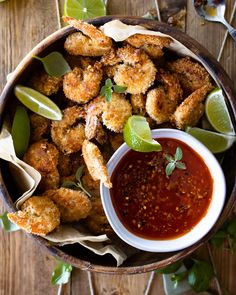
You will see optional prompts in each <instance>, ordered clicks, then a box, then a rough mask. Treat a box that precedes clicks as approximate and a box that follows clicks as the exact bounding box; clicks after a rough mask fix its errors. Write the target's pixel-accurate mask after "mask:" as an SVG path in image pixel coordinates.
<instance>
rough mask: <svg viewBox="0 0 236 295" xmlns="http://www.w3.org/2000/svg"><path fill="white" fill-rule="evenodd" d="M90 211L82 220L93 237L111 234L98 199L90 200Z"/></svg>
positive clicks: (111, 231)
mask: <svg viewBox="0 0 236 295" xmlns="http://www.w3.org/2000/svg"><path fill="white" fill-rule="evenodd" d="M91 202H92V210H91V211H90V213H89V215H88V217H87V218H86V219H85V220H84V222H85V224H86V226H87V227H88V229H89V230H90V231H91V232H92V233H93V234H95V235H102V234H113V233H114V232H113V230H112V228H111V226H110V224H109V222H108V220H107V218H106V215H105V213H104V210H103V207H102V203H101V199H100V197H93V198H91Z"/></svg>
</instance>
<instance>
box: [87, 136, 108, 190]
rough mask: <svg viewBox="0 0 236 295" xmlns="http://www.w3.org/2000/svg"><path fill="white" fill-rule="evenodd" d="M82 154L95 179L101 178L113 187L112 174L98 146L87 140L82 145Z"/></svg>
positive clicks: (104, 182)
mask: <svg viewBox="0 0 236 295" xmlns="http://www.w3.org/2000/svg"><path fill="white" fill-rule="evenodd" d="M82 154H83V157H84V161H85V164H86V166H87V168H88V171H89V173H90V175H91V176H92V178H93V180H100V181H101V182H102V183H103V184H104V185H105V186H106V187H108V188H111V187H112V183H111V180H110V176H109V174H108V171H107V167H106V164H105V161H104V158H103V156H102V154H101V152H100V151H99V149H98V147H97V146H96V145H95V144H94V143H92V142H90V141H88V140H85V141H84V142H83V146H82Z"/></svg>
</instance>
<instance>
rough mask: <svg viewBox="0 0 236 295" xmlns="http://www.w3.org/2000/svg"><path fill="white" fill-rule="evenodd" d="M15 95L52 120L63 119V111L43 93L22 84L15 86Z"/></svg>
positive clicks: (37, 112)
mask: <svg viewBox="0 0 236 295" xmlns="http://www.w3.org/2000/svg"><path fill="white" fill-rule="evenodd" d="M14 93H15V96H16V97H17V98H18V99H19V101H20V102H21V103H23V104H24V105H25V106H26V107H27V108H28V109H30V110H31V111H33V112H34V113H36V114H39V115H41V116H43V117H45V118H48V119H51V120H61V119H62V113H61V110H60V109H59V108H58V106H57V105H56V104H55V103H54V102H53V101H52V100H50V99H49V98H48V97H47V96H45V95H43V94H42V93H40V92H38V91H36V90H34V89H32V88H29V87H25V86H21V85H16V86H15V88H14Z"/></svg>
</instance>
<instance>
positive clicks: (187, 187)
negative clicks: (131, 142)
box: [110, 138, 213, 240]
mask: <svg viewBox="0 0 236 295" xmlns="http://www.w3.org/2000/svg"><path fill="white" fill-rule="evenodd" d="M158 142H159V143H160V144H161V145H162V151H161V152H151V153H140V152H135V151H133V150H130V151H128V152H127V153H126V154H125V155H124V157H123V158H122V159H121V160H120V162H119V163H118V165H117V167H116V168H115V170H114V171H113V173H112V176H111V181H112V184H113V188H112V189H111V190H110V194H111V198H112V203H113V206H114V208H115V210H116V213H117V215H118V217H119V219H120V221H121V222H122V224H123V225H124V226H125V227H126V228H127V229H128V230H129V231H130V232H132V233H133V234H135V235H137V236H140V237H143V238H146V239H153V240H155V239H158V240H167V239H174V238H177V237H179V236H182V235H184V234H185V233H187V232H188V231H190V230H191V229H192V228H193V227H194V226H195V225H196V224H197V223H198V222H199V221H200V220H201V219H202V218H203V216H204V215H205V214H206V213H207V209H208V207H209V205H210V202H211V198H212V192H213V179H212V176H211V174H210V171H209V169H208V167H207V166H206V164H205V162H204V160H203V159H202V158H201V157H200V156H199V155H198V154H197V153H196V152H195V151H194V150H193V149H192V148H190V147H189V146H188V145H186V144H185V143H183V142H182V141H179V140H177V139H173V138H171V139H170V138H158ZM177 147H180V148H181V149H182V152H183V158H182V159H181V161H182V162H184V163H185V165H186V170H180V169H177V168H175V170H174V171H173V173H172V174H171V175H170V176H169V177H167V176H166V173H165V168H166V165H167V164H168V161H167V160H166V158H165V155H166V154H170V155H172V156H174V154H175V151H176V148H177Z"/></svg>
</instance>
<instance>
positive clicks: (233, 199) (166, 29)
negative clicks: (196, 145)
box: [0, 16, 236, 274]
mask: <svg viewBox="0 0 236 295" xmlns="http://www.w3.org/2000/svg"><path fill="white" fill-rule="evenodd" d="M114 19H119V20H121V21H123V22H124V23H127V24H131V25H143V26H145V27H147V28H148V29H152V30H156V31H161V32H163V33H166V34H169V35H171V36H173V37H174V38H175V39H177V40H179V41H180V42H181V43H183V44H184V45H185V46H186V47H188V48H189V47H191V50H192V51H193V52H194V53H195V54H196V55H197V56H198V57H199V58H200V60H201V61H202V62H203V63H205V64H206V65H207V66H208V67H210V68H211V70H212V72H213V76H214V78H216V79H217V81H218V83H219V86H220V87H221V88H222V89H223V91H224V92H225V94H226V97H227V100H228V103H229V105H230V108H231V111H232V116H233V120H234V125H235V120H236V99H235V93H234V90H233V84H232V81H231V80H230V78H229V77H228V75H227V74H226V72H225V71H224V69H223V68H222V67H221V65H220V64H219V63H218V62H217V61H216V59H215V58H214V57H213V56H212V55H211V54H210V53H209V52H208V50H206V49H205V48H204V47H202V45H200V44H199V43H198V42H197V41H196V40H194V39H192V38H191V37H189V36H188V35H187V34H185V33H183V32H181V31H179V30H177V29H175V28H173V27H170V26H169V25H167V24H165V23H160V22H158V21H154V20H149V19H144V18H140V17H127V16H105V17H99V18H95V19H90V20H88V22H90V23H92V24H94V25H96V26H100V25H103V24H104V23H106V22H109V21H111V20H114ZM74 31H76V30H75V29H74V28H73V27H70V26H67V27H64V28H62V29H59V30H57V31H56V32H54V33H52V34H51V35H49V36H48V37H46V38H45V39H44V40H42V41H41V42H40V43H39V44H38V45H36V46H35V47H34V48H33V49H32V50H31V51H30V52H29V53H28V54H27V55H26V56H25V57H24V58H23V60H22V61H21V62H20V63H19V65H18V66H17V67H16V69H15V70H14V72H13V74H12V76H11V78H10V80H9V81H8V82H7V83H6V85H5V87H4V89H3V91H2V94H1V97H0V124H1V123H2V113H3V110H4V107H5V104H6V103H7V96H8V94H10V93H11V91H12V89H13V87H14V85H15V83H16V81H17V80H18V79H19V77H20V76H21V72H22V71H23V70H24V69H25V68H27V67H28V66H29V64H30V63H31V61H32V59H33V58H32V56H33V55H38V54H40V53H41V52H42V51H43V50H44V49H46V48H47V47H48V46H50V45H52V44H53V43H54V42H56V41H58V40H60V39H61V38H63V37H65V36H66V35H68V34H69V33H72V32H74ZM0 194H1V197H2V199H3V200H4V202H5V203H6V205H7V207H8V209H9V210H10V211H14V210H15V209H14V206H13V202H12V200H11V197H10V195H9V193H8V191H7V188H6V186H5V185H4V183H3V179H2V175H1V170H0ZM235 204H236V178H235V179H234V186H233V189H232V192H231V195H230V198H229V200H228V202H227V204H226V205H225V207H224V209H223V212H222V213H221V216H220V218H219V220H218V222H217V223H216V224H215V226H214V227H213V229H212V230H211V231H210V232H209V233H208V234H207V235H206V236H205V237H204V238H203V239H202V240H201V241H199V242H198V243H196V244H194V245H193V246H191V247H189V248H186V249H184V250H181V251H179V252H176V253H173V255H172V256H170V257H169V258H166V259H164V260H161V261H157V262H153V263H149V264H146V265H139V266H127V267H122V266H121V267H113V266H111V267H110V266H102V265H97V264H92V263H90V262H88V261H84V260H81V259H79V258H76V257H74V256H72V255H69V254H66V253H65V252H64V251H62V250H61V249H60V248H59V247H56V246H52V245H51V244H50V243H49V242H48V241H47V240H45V239H43V238H41V237H37V236H33V235H29V236H30V237H33V239H34V240H36V241H37V242H38V243H39V244H40V245H41V246H42V247H44V248H45V249H47V251H49V252H50V254H51V255H53V256H55V257H57V258H58V257H59V259H61V260H64V261H66V262H67V263H69V264H71V265H73V266H75V267H78V268H80V269H82V270H89V271H94V272H100V273H107V274H138V273H144V272H148V271H153V270H155V269H159V268H162V267H165V266H167V265H169V264H171V263H173V262H175V261H177V260H180V259H183V258H185V257H186V256H188V255H190V254H191V253H192V252H194V251H195V250H196V249H198V248H199V247H200V246H202V245H203V244H204V243H205V242H206V241H207V240H208V239H209V237H210V236H212V234H213V233H214V232H216V230H217V229H218V228H219V227H220V226H221V225H222V223H223V222H224V221H225V219H226V218H227V216H228V215H229V213H230V211H231V209H232V207H233V206H234V205H235Z"/></svg>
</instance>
